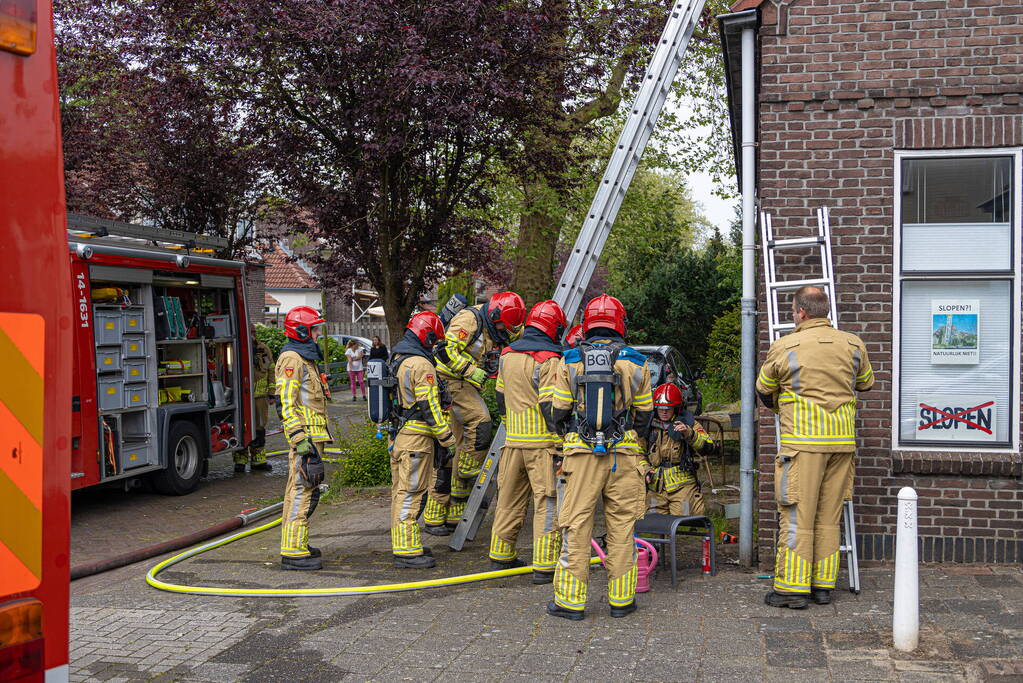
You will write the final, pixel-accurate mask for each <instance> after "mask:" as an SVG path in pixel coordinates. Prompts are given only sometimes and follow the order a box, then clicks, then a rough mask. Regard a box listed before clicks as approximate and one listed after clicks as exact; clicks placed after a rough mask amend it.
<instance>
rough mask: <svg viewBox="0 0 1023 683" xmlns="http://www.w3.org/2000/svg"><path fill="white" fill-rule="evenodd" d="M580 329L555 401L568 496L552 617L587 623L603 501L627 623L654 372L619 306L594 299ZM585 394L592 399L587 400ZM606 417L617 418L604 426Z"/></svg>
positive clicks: (613, 575)
mask: <svg viewBox="0 0 1023 683" xmlns="http://www.w3.org/2000/svg"><path fill="white" fill-rule="evenodd" d="M583 330H584V333H585V335H586V340H585V341H584V342H580V343H579V344H578V345H577V346H576V347H575V348H573V349H570V350H569V351H566V352H565V354H564V356H563V358H562V364H561V366H560V367H559V369H558V376H557V381H556V383H555V387H554V401H553V413H554V421H555V425H556V426H557V428H558V431H559V433H562V434H563V435H564V439H565V441H564V454H565V457H564V462H563V463H562V479H563V481H564V496H563V498H562V501H561V505H560V508H559V510H558V524H559V526H560V527H561V530H562V534H563V536H564V540H563V542H562V552H561V556H560V558H559V560H558V564H557V567H556V569H555V573H554V600H553V601H552V602H549V603H548V604H547V613H548V614H550V615H551V616H556V617H563V618H566V619H571V620H573V621H577V620H580V619H582V618H583V616H584V610H585V608H586V599H587V586H588V585H589V571H590V555H591V553H590V537H591V535H592V533H593V525H594V521H595V520H594V518H595V515H596V507H597V501H598V499H599V500H602V501H603V504H604V522H605V528H606V531H607V537H606V541H607V559H606V566H607V597H608V603H609V604H610V608H611V616H612V617H624V616H626V615H628V614H630V613H632V612H634V611H635V610H636V601H635V594H636V578H637V566H636V544H635V541H634V539H633V532H634V530H635V525H636V521H637V520H638V519H640V518H641V517H642V516H643V514H644V513H645V512H646V510H645V508H646V488H645V486H644V481H643V475H644V468H643V465H642V464H641V459H642V454H643V452H644V450H645V442H644V439H645V437H646V434H647V430H648V429H649V426H650V419H651V417H652V416H653V397H652V396H651V391H650V369H649V368H648V366H647V363H646V359H645V357H644V356H643V355H642V354H640V353H638V352H637V351H635V350H633V349H631V348H629V347H628V346H625V340H624V334H625V308H624V307H623V306H622V304H621V302H620V301H618V300H617V299H615V298H613V297H610V296H607V295H606V294H604V295H601V296H599V297H597V298H596V299H593V300H592V301H590V302H589V303H588V304H587V305H586V309H585V311H584V313H583ZM594 352H596V353H594ZM591 354H592V355H591ZM584 365H585V366H586V367H584ZM598 366H599V367H598ZM597 370H600V373H599V375H597V374H596V371H597ZM595 377H599V378H601V380H602V382H603V383H602V384H598V383H597V381H596V380H595V379H592V378H595ZM611 387H613V389H611ZM608 394H612V395H613V397H614V402H613V405H607V402H606V401H605V400H604V399H605V397H607V396H608ZM587 395H590V396H592V397H593V398H594V399H595V400H594V401H589V399H587V398H586V397H587ZM609 413H610V414H613V418H612V419H611V420H609V421H605V416H606V415H608V414H609ZM594 429H596V430H599V431H594ZM604 430H607V431H604Z"/></svg>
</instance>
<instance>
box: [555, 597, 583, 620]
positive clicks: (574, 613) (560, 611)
mask: <svg viewBox="0 0 1023 683" xmlns="http://www.w3.org/2000/svg"><path fill="white" fill-rule="evenodd" d="M547 614H549V615H551V616H552V617H561V618H562V619H568V620H569V621H582V620H583V617H585V616H586V613H585V612H584V611H583V610H574V609H565V608H564V607H562V606H561V605H559V604H558V603H556V602H554V601H553V600H551V601H550V602H548V603H547Z"/></svg>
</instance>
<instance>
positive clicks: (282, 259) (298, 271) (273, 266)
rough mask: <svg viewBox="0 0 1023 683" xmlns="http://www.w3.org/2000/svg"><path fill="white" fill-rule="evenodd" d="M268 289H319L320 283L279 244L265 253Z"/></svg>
mask: <svg viewBox="0 0 1023 683" xmlns="http://www.w3.org/2000/svg"><path fill="white" fill-rule="evenodd" d="M264 258H265V259H266V264H267V268H266V288H267V289H319V288H320V285H319V284H318V283H317V282H316V280H315V279H314V278H313V276H311V275H310V274H309V273H308V272H307V271H306V269H305V268H303V267H302V266H300V265H299V264H298V263H295V262H294V261H292V260H291V258H290V257H289V256H288V254H287V252H285V251H284V249H282V248H281V246H280V245H279V244H275V245H274V247H273V249H272V250H271V251H270V252H268V253H266V254H264Z"/></svg>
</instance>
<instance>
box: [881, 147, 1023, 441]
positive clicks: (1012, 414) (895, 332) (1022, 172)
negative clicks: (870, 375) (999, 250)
mask: <svg viewBox="0 0 1023 683" xmlns="http://www.w3.org/2000/svg"><path fill="white" fill-rule="evenodd" d="M894 156H895V186H894V189H895V192H894V196H895V213H894V216H893V225H892V233H893V235H894V236H895V241H894V249H895V255H894V256H895V260H894V267H893V268H892V410H891V450H892V452H893V453H894V452H897V451H899V452H943V453H949V452H955V453H1013V454H1018V453H1019V452H1020V438H1019V401H1020V358H1021V349H1020V309H1021V307H1023V303H1021V299H1020V285H1021V282H1020V276H1021V271H1020V268H1021V266H1020V260H1021V250H1020V243H1021V241H1023V240H1021V238H1020V234H1021V233H1023V150H1021V149H1020V148H1019V147H1000V148H984V149H940V150H895V151H894ZM986 156H991V157H993V156H999V157H1006V156H1007V157H1012V159H1013V162H1012V166H1013V192H1014V195H1013V202H1012V205H1013V208H1012V220H1013V225H1012V240H1013V244H1012V251H1013V259H1012V260H1013V273H1012V275H1011V276H1010V275H1004V274H992V275H990V276H985V275H984V274H982V273H981V274H978V273H970V274H962V275H960V274H956V273H942V274H940V275H916V274H909V275H906V276H903V275H902V192H901V191H900V188H901V187H902V162H903V161H904V160H906V159H924V158H930V159H934V158H944V159H948V158H955V157H986ZM1010 277H1011V278H1012V281H1013V287H1012V301H1013V311H1012V350H1013V354H1012V357H1011V358H1010V359H1009V360H1010V372H1011V374H1012V377H1011V378H1010V379H1011V385H1010V386H1011V388H1010V395H1009V398H1010V400H1011V401H1012V405H1011V406H1010V407H1009V419H1010V422H1011V424H1010V426H1009V437H1010V441H1011V443H1012V446H1011V447H1010V448H1006V447H1004V446H998V447H992V448H985V447H983V446H975V445H970V446H954V445H952V444H951V443H950V444H948V445H937V444H933V443H932V444H920V445H919V446H909V445H902V444H900V443H899V439H900V421H901V416H900V414H899V410H900V406H901V400H900V398H901V397H900V392H901V388H900V381H899V380H900V374H901V369H902V339H901V337H902V283H903V282H904V281H906V280H925V281H926V280H978V279H984V280H1008V279H1009V278H1010Z"/></svg>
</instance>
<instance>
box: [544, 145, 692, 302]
mask: <svg viewBox="0 0 1023 683" xmlns="http://www.w3.org/2000/svg"><path fill="white" fill-rule="evenodd" d="M591 170H592V171H593V172H592V173H591V174H590V180H589V181H588V182H587V183H586V184H585V185H584V186H583V187H582V190H581V192H580V193H579V195H578V201H577V203H576V204H575V206H574V208H573V212H572V216H571V218H570V220H569V226H568V227H567V229H566V230H565V231H564V233H563V235H562V238H563V242H562V247H563V249H569V248H571V245H572V244H573V243H574V242H575V239H576V236H578V234H579V229H580V228H581V227H582V223H583V219H584V217H585V212H586V210H587V209H588V208H589V202H590V200H591V199H592V196H593V194H594V193H595V192H596V190H597V185H598V184H599V182H600V171H599V170H598V169H596V167H595V166H594V168H592V169H591ZM710 232H711V227H710V224H709V223H708V221H707V219H706V218H704V216H703V214H702V213H700V208H699V205H697V204H696V202H694V201H693V199H692V196H691V195H690V191H689V187H688V186H687V185H686V181H685V179H684V178H683V177H682V176H680V175H679V174H678V173H675V172H672V171H667V172H665V171H660V170H656V169H654V168H651V167H649V166H647V165H646V164H643V165H641V166H640V168H639V169H638V170H637V171H636V174H635V176H633V178H632V185H631V186H630V188H629V192H628V194H626V195H625V199H624V200H623V201H622V207H621V209H620V210H619V212H618V216H617V218H616V219H615V224H614V229H613V230H612V231H611V234H610V235H608V238H607V243H606V244H605V245H604V251H603V253H602V254H601V263H602V264H603V265H604V266H605V267H606V268H607V276H606V280H607V288H608V289H609V290H611V291H619V290H621V289H624V288H625V287H626V286H628V285H629V283H632V282H636V281H637V280H643V279H645V278H647V277H648V276H649V274H650V273H651V271H652V270H653V269H654V268H655V267H656V266H657V265H658V264H659V263H661V262H663V260H664V258H665V257H666V256H667V255H669V254H673V253H675V252H677V251H679V250H680V249H688V248H691V247H693V246H694V245H695V244H697V243H698V242H699V240H700V239H701V238H702V237H704V236H705V235H707V234H708V233H710Z"/></svg>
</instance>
